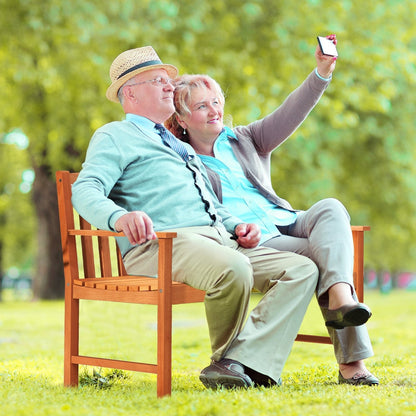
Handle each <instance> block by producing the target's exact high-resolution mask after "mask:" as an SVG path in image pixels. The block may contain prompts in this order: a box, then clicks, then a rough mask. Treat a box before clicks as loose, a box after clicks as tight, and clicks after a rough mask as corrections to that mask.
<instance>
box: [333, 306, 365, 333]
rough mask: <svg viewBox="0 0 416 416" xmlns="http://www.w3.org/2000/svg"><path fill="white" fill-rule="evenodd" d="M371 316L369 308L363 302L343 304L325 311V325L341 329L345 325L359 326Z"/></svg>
mask: <svg viewBox="0 0 416 416" xmlns="http://www.w3.org/2000/svg"><path fill="white" fill-rule="evenodd" d="M370 316H371V311H370V308H369V307H368V306H367V305H364V303H356V304H354V305H344V306H341V307H340V308H338V309H328V310H327V313H326V318H327V321H326V322H325V325H326V326H330V327H332V328H335V329H343V328H345V327H346V326H359V325H363V324H365V323H366V322H367V321H368V320H369V319H370Z"/></svg>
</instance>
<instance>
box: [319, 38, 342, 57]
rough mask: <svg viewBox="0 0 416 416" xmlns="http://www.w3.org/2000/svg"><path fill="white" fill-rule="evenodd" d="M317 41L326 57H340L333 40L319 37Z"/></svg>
mask: <svg viewBox="0 0 416 416" xmlns="http://www.w3.org/2000/svg"><path fill="white" fill-rule="evenodd" d="M317 39H318V43H319V46H320V48H321V51H322V53H323V54H324V55H329V56H338V51H337V47H336V46H335V44H334V42H332V40H329V39H327V38H326V37H324V36H318V37H317Z"/></svg>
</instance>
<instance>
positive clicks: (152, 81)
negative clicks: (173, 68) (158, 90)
mask: <svg viewBox="0 0 416 416" xmlns="http://www.w3.org/2000/svg"><path fill="white" fill-rule="evenodd" d="M147 83H150V84H152V85H155V86H157V87H160V86H161V85H168V84H170V85H174V84H173V79H170V78H164V77H156V78H153V79H148V80H147V81H141V82H135V83H134V84H127V85H126V86H129V87H130V86H132V85H140V84H147Z"/></svg>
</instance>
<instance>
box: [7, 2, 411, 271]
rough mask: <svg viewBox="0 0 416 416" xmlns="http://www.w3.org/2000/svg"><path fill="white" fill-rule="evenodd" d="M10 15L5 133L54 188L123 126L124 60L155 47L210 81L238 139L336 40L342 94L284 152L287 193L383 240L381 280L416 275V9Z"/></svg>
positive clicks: (20, 7) (359, 6)
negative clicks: (116, 80)
mask: <svg viewBox="0 0 416 416" xmlns="http://www.w3.org/2000/svg"><path fill="white" fill-rule="evenodd" d="M0 10H1V13H0V64H1V67H2V75H1V77H0V88H1V91H2V94H1V96H0V106H1V108H2V117H1V118H0V132H3V133H8V132H10V131H11V130H12V129H14V128H20V129H22V130H23V131H24V133H25V134H26V135H27V136H28V137H29V139H30V145H29V148H28V155H29V159H28V160H29V162H28V165H27V166H25V167H31V168H33V169H34V171H35V172H37V171H38V170H39V169H42V171H43V172H47V174H48V177H49V179H50V181H53V173H54V171H55V170H57V169H69V170H79V169H80V167H81V163H82V161H83V159H84V156H85V151H86V148H87V145H88V141H89V139H90V137H91V134H92V132H93V131H94V130H95V129H96V128H97V127H99V126H100V125H102V124H104V123H106V122H108V121H111V120H114V119H120V118H121V117H123V114H122V111H121V108H120V107H119V106H117V105H115V104H113V103H110V102H108V101H107V100H106V99H105V90H106V88H107V86H108V83H109V77H108V69H109V66H110V64H111V62H112V60H113V59H114V57H115V56H117V55H118V54H119V53H120V52H122V51H123V50H126V49H129V48H134V47H139V46H144V45H152V46H153V47H154V48H155V49H156V50H157V52H158V54H159V56H160V57H161V58H162V60H163V61H165V62H169V63H172V64H174V65H176V66H177V67H178V68H179V69H180V72H181V73H184V72H191V73H208V74H210V75H211V76H213V77H214V78H215V79H217V80H218V81H219V83H220V84H221V86H222V87H223V89H224V91H225V93H226V97H227V104H226V113H229V114H231V115H232V117H233V123H234V124H235V125H236V124H247V123H248V122H250V121H253V120H255V119H257V118H259V117H262V116H265V115H266V114H268V113H269V112H270V111H272V110H273V109H274V108H275V107H276V106H278V105H280V104H281V103H282V102H283V100H284V99H285V98H286V96H287V95H288V94H289V93H290V92H291V91H292V90H293V89H294V88H296V87H297V86H298V85H299V84H300V83H301V82H302V81H303V80H304V79H305V78H306V76H307V75H308V74H309V73H310V72H311V71H312V70H313V69H314V66H315V60H314V57H313V53H314V50H315V46H316V35H326V34H329V33H336V34H337V37H338V42H339V43H338V50H339V54H340V56H339V59H338V62H337V68H336V70H335V73H334V78H333V81H332V83H331V85H330V86H329V88H328V90H327V91H326V92H325V95H324V96H323V98H322V99H321V101H320V103H319V104H318V106H317V107H316V108H315V109H314V110H313V112H312V113H311V114H310V116H309V117H308V118H307V120H306V121H305V122H304V124H303V125H302V126H301V128H299V129H298V131H297V132H295V134H294V135H293V137H292V138H291V139H290V140H289V141H288V142H286V143H285V144H284V145H283V146H282V147H281V148H279V149H278V150H276V151H275V152H274V154H273V159H272V162H273V183H274V186H275V189H276V190H277V192H278V194H279V195H281V196H283V197H285V198H286V199H288V200H289V201H291V203H292V205H294V206H295V207H296V208H299V209H305V208H308V207H309V206H310V205H311V204H313V203H314V202H316V201H317V200H319V199H322V198H325V197H336V198H339V199H340V200H341V201H342V202H343V203H344V204H345V205H346V206H347V208H348V210H349V212H350V214H351V217H352V223H353V224H357V225H358V224H365V225H370V226H371V227H372V230H371V232H370V233H367V236H366V241H367V244H366V255H365V258H366V265H367V266H368V267H374V268H376V269H389V270H392V271H396V270H405V269H408V270H409V269H412V270H415V269H416V238H415V237H416V221H415V217H416V215H415V214H416V194H415V190H414V183H415V177H416V176H415V174H416V168H415V163H414V160H415V153H416V150H415V149H416V146H415V144H416V138H415V121H414V114H415V100H414V98H413V94H412V90H413V89H414V86H415V82H416V65H415V64H416V28H415V26H414V24H413V19H414V16H415V12H416V3H415V2H414V1H412V0H386V1H384V2H379V3H375V4H373V3H372V4H370V3H365V2H364V3H363V2H362V1H360V0H341V1H338V2H333V1H329V0H306V1H302V2H285V1H282V0H281V1H278V0H277V1H276V0H251V1H239V0H211V1H209V2H194V1H191V0H178V1H167V0H152V1H150V0H141V1H140V2H138V1H135V0H115V1H112V2H102V1H99V0H82V1H81V0H72V1H70V2H69V1H63V0H42V1H40V0H0ZM2 160H3V159H2ZM3 163H4V164H5V165H4V166H5V168H4V169H5V170H8V169H10V170H12V169H14V167H13V166H12V164H11V163H12V159H11V158H10V159H9V158H6V160H4V161H3ZM37 180H39V179H38V177H37V178H36V179H35V184H36V181H37ZM0 181H1V184H0V185H1V187H0V190H2V192H3V195H2V198H3V199H4V198H5V196H4V191H3V189H4V186H5V185H4V183H3V182H4V181H3V178H2V179H1V180H0ZM39 188H40V189H42V186H40V187H39ZM6 198H7V195H6ZM26 203H28V201H26ZM0 210H1V208H0ZM26 210H27V212H28V213H29V212H30V209H29V208H27V209H26ZM28 215H29V214H28ZM1 218H3V217H1ZM0 226H1V225H0ZM25 232H26V229H25V228H24V227H23V222H17V223H16V233H21V234H24V233H25ZM0 238H4V236H3V235H2V236H1V237H0ZM16 244H17V243H16ZM8 247H9V249H10V250H12V251H13V247H14V246H13V245H10V244H9V245H8ZM28 249H29V248H28ZM10 261H12V260H10ZM15 261H18V258H17V257H16V259H15Z"/></svg>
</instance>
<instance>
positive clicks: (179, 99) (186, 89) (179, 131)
mask: <svg viewBox="0 0 416 416" xmlns="http://www.w3.org/2000/svg"><path fill="white" fill-rule="evenodd" d="M174 84H175V92H174V98H173V102H174V104H175V110H176V112H175V113H174V114H173V115H172V116H171V117H170V118H169V119H168V120H167V121H166V122H165V126H166V128H167V129H168V130H170V131H171V132H172V133H173V134H174V135H175V136H176V137H177V138H178V139H181V140H182V141H184V142H189V137H188V135H187V134H186V131H185V130H184V129H183V128H182V127H181V125H180V124H179V123H178V120H177V117H178V116H179V117H181V116H182V117H183V116H185V115H187V114H191V110H190V108H189V104H190V101H191V94H192V90H193V89H195V88H207V89H209V90H211V91H213V92H214V93H215V95H216V96H217V98H218V100H219V102H220V104H221V105H222V106H223V107H224V103H225V98H224V93H223V91H222V89H221V87H220V86H219V84H218V82H217V81H215V80H214V79H212V78H211V77H210V76H208V75H189V74H185V75H182V76H180V77H178V78H176V79H175V80H174Z"/></svg>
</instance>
